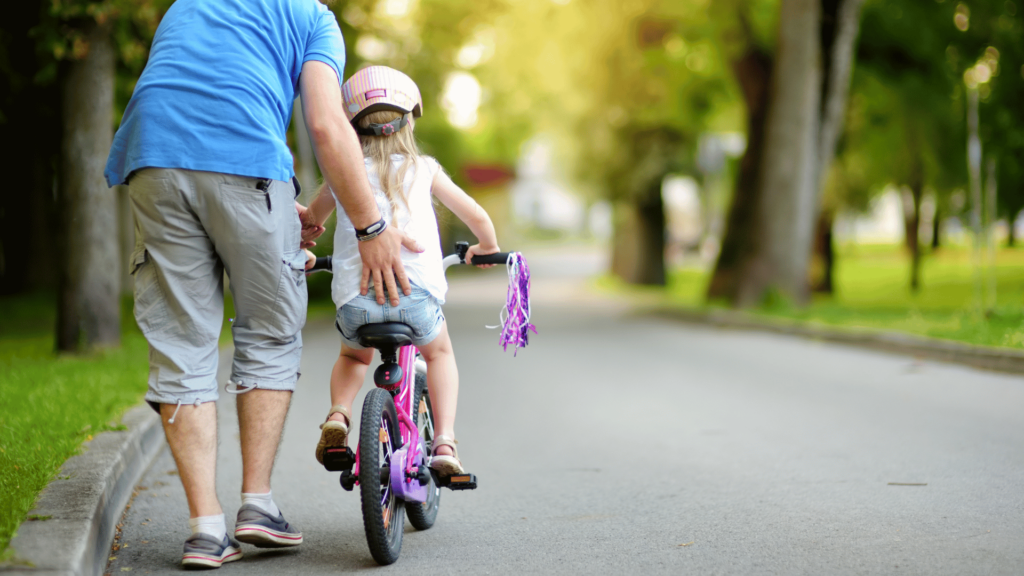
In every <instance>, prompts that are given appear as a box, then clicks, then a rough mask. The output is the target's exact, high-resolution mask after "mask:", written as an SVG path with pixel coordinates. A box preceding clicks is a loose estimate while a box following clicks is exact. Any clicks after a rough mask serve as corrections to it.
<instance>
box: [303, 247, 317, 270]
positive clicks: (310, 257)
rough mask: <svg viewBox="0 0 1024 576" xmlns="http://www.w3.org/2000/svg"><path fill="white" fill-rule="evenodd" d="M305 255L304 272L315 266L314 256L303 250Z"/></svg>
mask: <svg viewBox="0 0 1024 576" xmlns="http://www.w3.org/2000/svg"><path fill="white" fill-rule="evenodd" d="M303 252H305V253H306V270H309V269H310V268H312V267H313V265H314V264H316V254H313V253H312V252H310V251H309V250H303Z"/></svg>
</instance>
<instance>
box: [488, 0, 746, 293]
mask: <svg viewBox="0 0 1024 576" xmlns="http://www.w3.org/2000/svg"><path fill="white" fill-rule="evenodd" d="M496 32H497V33H496V42H495V44H496V47H497V49H496V53H495V56H494V58H493V59H492V60H491V63H490V64H489V65H488V66H485V67H484V69H483V70H481V78H482V80H483V84H484V86H485V87H486V88H487V96H488V100H487V102H486V104H485V106H484V114H483V117H484V118H486V121H487V122H488V123H490V122H496V123H500V124H501V125H502V126H503V127H512V128H513V132H512V133H513V134H515V135H516V137H526V136H529V135H531V134H545V135H547V136H549V137H550V138H552V139H553V140H555V141H556V143H557V149H558V150H559V156H558V158H557V159H556V162H555V164H556V166H559V167H563V169H564V171H565V173H566V175H567V176H571V177H572V178H573V179H574V180H575V181H576V182H577V183H578V186H579V188H580V189H583V190H587V191H589V192H590V193H591V194H592V195H593V196H594V197H599V198H606V199H608V200H610V201H611V202H612V204H613V206H614V212H615V214H614V231H613V234H614V237H613V245H614V246H613V251H612V254H613V258H612V271H613V272H614V273H615V274H617V275H618V276H620V277H622V278H624V279H625V280H626V281H628V282H634V283H644V284H663V283H664V282H665V264H664V246H665V213H664V206H663V204H662V197H661V183H662V180H663V179H664V178H665V176H666V175H668V174H670V173H672V172H680V171H690V172H693V171H694V168H693V166H692V164H693V161H692V158H693V153H694V152H695V147H696V142H697V138H698V136H699V135H700V133H701V132H703V131H704V130H706V129H707V128H708V126H709V125H711V123H712V122H714V120H715V119H716V117H717V116H719V115H721V114H722V113H723V110H728V109H729V108H730V106H731V104H732V103H733V102H735V100H736V99H735V96H734V95H733V94H732V93H730V85H729V82H728V81H727V78H726V77H725V75H724V73H723V68H722V65H721V63H720V60H721V59H720V57H719V55H718V52H717V49H716V47H715V45H714V44H713V42H712V40H713V35H712V28H711V23H710V21H709V19H708V14H707V10H706V5H705V2H704V1H702V0H691V1H688V2H670V1H659V0H628V1H624V2H623V1H611V0H607V1H601V2H591V3H577V2H552V1H551V0H533V1H530V2H520V3H517V4H516V6H515V9H514V10H510V11H509V14H508V15H507V16H505V17H503V18H502V19H500V20H499V21H498V22H497V26H496ZM726 114H727V112H726ZM512 140H513V142H514V140H515V139H512Z"/></svg>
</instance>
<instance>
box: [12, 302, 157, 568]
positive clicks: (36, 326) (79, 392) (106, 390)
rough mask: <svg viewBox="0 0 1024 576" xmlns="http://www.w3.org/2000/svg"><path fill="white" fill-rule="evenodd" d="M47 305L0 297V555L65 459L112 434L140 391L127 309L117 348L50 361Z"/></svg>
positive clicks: (142, 354)
mask: <svg viewBox="0 0 1024 576" xmlns="http://www.w3.org/2000/svg"><path fill="white" fill-rule="evenodd" d="M52 301H53V298H52V297H42V296H33V297H17V298H4V299H0V314H3V318H4V320H3V323H2V324H0V390H2V391H3V393H2V394H0V551H6V550H7V547H8V544H9V543H10V540H11V538H12V537H13V536H14V533H15V531H16V530H17V528H18V526H19V525H20V524H21V522H22V521H23V520H26V519H27V517H26V514H27V513H28V511H29V510H31V509H32V507H33V505H34V504H35V501H36V498H37V497H38V495H39V492H40V491H42V489H43V488H44V487H46V485H47V483H49V482H50V481H51V480H53V479H54V478H56V477H57V473H58V471H59V470H60V467H61V465H62V464H63V463H64V461H65V460H67V459H68V458H69V457H71V456H73V455H74V454H76V453H77V452H78V451H79V449H80V447H81V445H82V442H84V441H86V440H88V439H90V438H92V436H93V435H94V434H97V433H99V432H102V431H104V430H110V429H116V428H117V427H118V421H119V419H120V417H121V414H122V413H123V412H124V410H125V409H126V408H128V407H130V406H133V405H134V404H136V403H137V402H139V400H141V398H142V395H143V394H144V393H145V391H146V375H147V372H148V368H147V366H148V365H147V360H148V352H147V347H146V341H145V340H144V339H143V337H142V335H141V334H140V333H139V332H138V329H136V328H135V327H134V325H133V323H132V322H131V312H130V310H129V311H128V314H127V315H126V322H125V324H126V326H125V329H124V331H123V336H122V343H123V344H122V347H121V348H119V349H116V350H108V351H104V352H100V353H96V354H92V355H88V356H57V355H55V354H54V352H53V349H54V346H53V335H52V333H53V326H54V312H53V305H52ZM36 520H38V521H45V520H46V518H44V517H40V518H36Z"/></svg>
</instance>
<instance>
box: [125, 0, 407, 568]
mask: <svg viewBox="0 0 1024 576" xmlns="http://www.w3.org/2000/svg"><path fill="white" fill-rule="evenodd" d="M344 63H345V49H344V43H343V40H342V37H341V30H340V29H339V28H338V24H337V21H336V19H335V18H334V15H333V14H332V13H331V12H330V11H329V10H327V8H326V7H324V6H323V5H322V4H320V3H319V2H317V1H316V0H178V1H177V2H176V3H175V4H174V5H173V6H171V8H170V9H169V10H168V12H167V14H166V15H165V16H164V19H163V21H162V22H161V24H160V26H159V28H158V29H157V33H156V37H155V38H154V41H153V47H152V51H151V53H150V59H149V62H148V64H147V65H146V69H145V70H144V72H143V73H142V76H141V77H140V79H139V82H138V84H137V85H136V87H135V91H134V94H133V95H132V99H131V101H130V102H129V103H128V108H127V109H126V111H125V115H124V119H123V120H122V123H121V127H120V128H119V129H118V131H117V135H116V136H115V138H114V143H113V146H112V147H111V152H110V157H109V159H108V162H107V168H106V177H107V183H108V184H109V185H111V186H113V185H116V184H122V183H125V182H127V183H128V186H129V192H130V197H131V202H132V210H133V213H134V215H135V221H136V237H137V239H138V240H137V246H136V249H135V252H134V254H133V256H132V261H131V267H132V273H133V274H134V276H135V317H136V320H137V321H138V324H139V327H140V328H141V329H142V331H143V333H144V334H145V335H146V338H147V340H148V341H149V345H150V374H149V391H148V392H147V394H146V400H147V401H149V403H150V404H151V405H152V406H153V407H154V409H156V410H158V411H159V413H160V415H161V418H162V420H163V425H164V432H165V433H166V436H167V442H168V444H169V445H170V447H171V451H172V453H173V455H174V459H175V462H176V463H177V466H178V472H179V474H180V477H181V482H182V484H183V485H184V488H185V495H186V497H187V498H188V506H189V515H190V520H189V525H190V527H191V529H192V536H191V537H190V538H188V540H186V542H185V550H184V554H183V556H182V564H183V565H185V566H190V567H214V568H215V567H219V566H220V565H221V564H222V563H223V562H230V561H233V560H237V559H239V558H241V556H242V553H241V550H240V547H239V545H238V544H237V542H234V541H233V540H232V539H230V538H229V537H228V536H227V530H226V523H225V520H224V514H223V511H222V509H221V507H220V503H219V501H218V499H217V494H216V490H215V470H216V459H217V424H216V407H215V404H214V401H216V400H217V397H218V389H217V382H216V373H217V357H218V353H217V340H218V336H219V333H220V328H221V318H222V317H223V290H224V286H223V280H222V278H223V274H224V272H227V275H228V278H229V280H230V285H231V291H232V295H233V297H234V304H235V309H236V316H235V319H234V324H233V326H232V334H233V337H234V343H235V356H234V362H233V366H232V370H231V377H230V382H229V385H228V391H229V392H233V393H236V394H239V396H238V421H239V428H240V433H241V434H240V437H241V447H242V468H243V470H242V474H243V479H242V507H241V508H240V509H239V511H238V517H237V519H236V523H235V533H234V535H235V538H237V539H238V540H241V541H243V542H248V543H251V544H254V545H256V546H261V547H280V546H295V545H298V544H300V543H301V542H302V534H301V532H299V531H298V530H297V529H295V528H294V527H292V526H290V525H289V524H288V523H287V522H286V521H285V520H284V516H283V515H282V514H281V511H280V510H279V509H278V507H277V505H276V504H275V503H274V501H273V498H272V496H271V491H270V475H271V470H272V469H273V464H274V458H275V455H276V452H277V447H278V442H279V440H280V436H281V432H282V429H283V427H284V420H285V416H286V414H287V411H288V405H289V402H290V399H291V393H292V390H294V388H295V383H296V381H297V380H298V377H299V357H300V354H301V349H302V339H301V332H300V331H301V328H302V326H303V324H304V323H305V319H306V284H305V276H304V257H303V254H302V252H301V250H300V242H301V243H303V245H311V244H312V240H313V239H314V238H315V237H317V236H319V234H320V233H322V232H323V226H322V224H323V220H324V219H326V217H327V215H328V214H323V213H322V212H323V211H322V210H321V211H319V213H318V214H317V216H316V217H315V221H314V217H313V216H312V214H306V211H305V208H303V207H302V206H300V205H298V204H297V203H295V202H294V198H295V196H296V195H297V192H298V191H297V190H296V189H295V187H294V186H293V185H292V184H291V181H292V179H293V177H294V171H293V166H292V156H291V153H290V151H289V149H288V146H287V143H286V139H285V131H286V130H287V127H288V125H289V122H290V117H291V110H292V102H293V100H294V99H295V96H296V91H297V90H298V91H299V92H300V93H301V96H302V101H303V106H302V108H303V110H304V115H305V122H306V125H307V127H308V128H309V133H310V135H311V139H312V140H313V145H314V150H315V152H316V155H317V159H318V161H319V164H320V167H321V172H322V173H323V174H324V177H325V179H326V181H327V184H328V185H329V186H330V188H331V189H332V190H334V191H336V192H337V193H338V198H339V200H340V201H341V203H342V205H343V206H344V208H345V211H346V213H347V214H348V215H349V217H350V218H351V220H352V221H353V223H354V224H355V225H356V226H357V228H360V229H361V230H359V231H358V232H357V236H359V237H360V240H365V241H363V242H360V244H359V247H360V255H361V256H362V259H363V266H364V272H365V275H366V276H370V277H372V279H373V280H374V283H375V285H378V286H379V285H380V283H381V282H383V283H384V284H385V285H386V288H387V290H386V292H387V294H388V295H390V297H391V299H392V301H393V302H394V304H395V305H397V304H398V292H397V289H396V285H395V280H396V278H397V280H398V284H400V286H401V288H402V290H403V291H404V292H405V294H409V293H410V287H409V283H408V280H407V279H406V277H405V273H404V270H403V269H402V264H401V260H400V258H399V255H398V254H399V250H400V249H401V246H402V245H403V244H404V245H405V246H406V247H407V248H409V249H412V250H415V251H421V250H420V249H419V248H418V247H417V246H416V245H415V243H414V242H413V241H412V240H410V239H408V238H406V237H405V236H404V235H402V234H401V233H399V232H396V231H394V230H392V229H387V228H386V227H385V228H384V229H383V230H382V229H381V226H383V220H382V219H381V215H380V213H379V212H378V210H377V207H376V203H375V202H374V200H373V195H372V192H371V191H370V187H369V184H368V182H367V180H366V173H365V169H364V165H363V158H362V153H361V150H360V147H359V143H358V140H357V137H356V136H355V133H354V131H353V129H352V127H351V126H350V125H349V123H348V122H347V120H346V118H345V115H344V112H343V111H342V110H341V91H340V82H341V80H342V71H343V70H344ZM365 284H366V282H365V281H364V293H365ZM377 293H378V294H379V295H380V296H379V300H380V302H381V303H383V298H384V296H383V292H382V291H378V292H377Z"/></svg>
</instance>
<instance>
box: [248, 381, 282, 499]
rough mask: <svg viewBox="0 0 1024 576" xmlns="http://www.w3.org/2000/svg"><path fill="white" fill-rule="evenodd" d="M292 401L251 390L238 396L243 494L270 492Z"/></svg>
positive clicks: (275, 392) (279, 392) (279, 393)
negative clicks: (271, 475) (286, 417)
mask: <svg viewBox="0 0 1024 576" xmlns="http://www.w3.org/2000/svg"><path fill="white" fill-rule="evenodd" d="M291 399H292V393H291V392H285V391H282V390H259V389H256V390H251V391H249V392H246V393H245V394H241V395H239V396H238V427H239V432H240V433H241V437H242V492H243V493H248V494H265V493H268V492H270V473H271V472H273V470H274V458H275V457H276V456H277V447H278V445H279V444H280V441H281V432H282V431H283V430H284V420H285V416H286V415H287V414H288V406H289V403H290V402H291Z"/></svg>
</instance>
